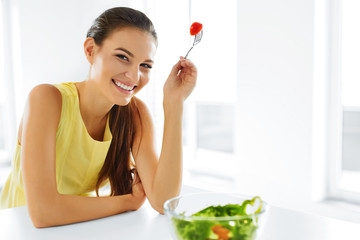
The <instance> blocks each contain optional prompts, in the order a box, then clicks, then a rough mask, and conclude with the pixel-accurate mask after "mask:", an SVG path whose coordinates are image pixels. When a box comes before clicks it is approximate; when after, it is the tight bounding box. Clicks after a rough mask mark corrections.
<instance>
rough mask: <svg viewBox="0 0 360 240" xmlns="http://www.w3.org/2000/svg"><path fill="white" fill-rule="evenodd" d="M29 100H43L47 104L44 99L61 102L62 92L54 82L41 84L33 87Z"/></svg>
mask: <svg viewBox="0 0 360 240" xmlns="http://www.w3.org/2000/svg"><path fill="white" fill-rule="evenodd" d="M29 100H35V101H36V100H42V101H43V104H46V102H44V100H47V101H51V102H60V103H61V93H60V91H59V89H58V88H56V87H55V86H54V85H52V84H46V83H44V84H39V85H37V86H35V87H34V88H33V89H31V91H30V93H29Z"/></svg>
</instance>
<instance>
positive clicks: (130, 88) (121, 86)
mask: <svg viewBox="0 0 360 240" xmlns="http://www.w3.org/2000/svg"><path fill="white" fill-rule="evenodd" d="M113 81H114V83H115V84H116V86H118V87H120V88H122V89H124V90H127V91H131V90H133V89H134V87H130V86H126V85H125V84H122V83H119V82H117V81H115V80H113Z"/></svg>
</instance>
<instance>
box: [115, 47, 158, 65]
mask: <svg viewBox="0 0 360 240" xmlns="http://www.w3.org/2000/svg"><path fill="white" fill-rule="evenodd" d="M115 50H121V51H123V52H126V53H127V54H128V55H129V56H130V57H134V54H133V53H132V52H130V51H129V50H127V49H125V48H116V49H115ZM145 62H151V63H154V61H153V60H151V59H147V60H145Z"/></svg>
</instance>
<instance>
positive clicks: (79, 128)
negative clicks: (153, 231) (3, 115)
mask: <svg viewBox="0 0 360 240" xmlns="http://www.w3.org/2000/svg"><path fill="white" fill-rule="evenodd" d="M156 47H157V37H156V32H155V30H154V27H153V25H152V23H151V21H150V20H149V19H148V18H147V17H146V16H145V15H144V14H143V13H141V12H139V11H136V10H133V9H130V8H121V7H119V8H113V9H109V10H107V11H105V12H104V13H103V14H101V15H100V16H99V17H98V18H97V19H96V20H95V22H94V24H93V26H92V27H91V28H90V30H89V31H88V33H87V39H86V40H85V42H84V51H85V55H86V58H87V60H88V61H89V63H90V70H89V74H88V78H87V80H86V81H83V82H77V83H63V84H55V85H49V84H42V85H39V86H37V87H35V88H34V89H32V90H31V92H30V94H29V97H28V100H27V104H26V107H25V111H24V116H23V119H22V121H21V123H20V127H19V133H18V145H17V148H16V153H15V157H14V161H13V169H12V172H11V174H10V176H9V178H8V180H7V182H6V184H5V186H4V189H3V191H2V193H1V198H0V203H1V207H2V208H8V207H16V206H22V205H27V208H28V211H29V214H30V217H31V219H32V221H33V224H34V226H35V227H39V228H41V227H49V226H55V225H63V224H69V223H75V222H81V221H86V220H91V219H97V218H101V217H106V216H110V215H114V214H118V213H121V212H124V211H129V210H136V209H138V208H139V207H140V206H141V205H142V204H143V203H144V201H145V197H147V199H148V200H149V202H150V204H151V206H152V207H153V208H154V209H155V210H157V211H158V212H159V213H163V207H162V206H163V203H164V202H165V201H166V200H167V199H169V198H171V197H175V196H176V195H178V194H179V192H180V188H181V177H182V134H181V129H182V114H183V103H184V100H185V99H186V98H187V97H188V96H189V95H190V93H191V92H192V90H193V88H194V86H195V82H196V77H197V70H196V67H195V66H194V65H193V63H191V62H190V61H189V60H187V59H184V58H182V57H181V58H180V60H179V61H178V62H177V63H176V64H175V65H174V67H173V68H172V70H171V72H170V74H169V77H168V79H167V81H166V83H165V85H164V89H163V91H164V99H163V108H164V135H163V144H162V149H161V153H160V157H158V155H157V154H156V151H155V147H154V128H153V124H152V120H151V117H150V114H149V111H148V109H147V108H146V106H145V104H144V103H143V102H142V101H140V100H139V99H137V98H136V97H135V96H134V95H135V94H136V93H137V92H139V91H140V90H141V89H142V88H143V87H144V86H145V85H146V84H147V83H148V81H149V75H150V71H151V67H152V65H153V63H154V62H153V61H154V55H155V51H156ZM135 166H136V170H135V168H134V167H135ZM108 182H110V186H111V194H110V196H99V194H98V193H99V188H100V187H102V186H103V185H105V184H106V183H108ZM94 190H96V193H97V197H90V196H89V193H90V192H91V191H94Z"/></svg>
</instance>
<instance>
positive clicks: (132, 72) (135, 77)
mask: <svg viewBox="0 0 360 240" xmlns="http://www.w3.org/2000/svg"><path fill="white" fill-rule="evenodd" d="M125 77H127V78H129V79H131V80H132V81H136V82H137V81H139V79H140V71H139V68H138V67H136V68H135V67H134V68H132V69H129V70H128V71H126V72H125Z"/></svg>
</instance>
